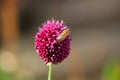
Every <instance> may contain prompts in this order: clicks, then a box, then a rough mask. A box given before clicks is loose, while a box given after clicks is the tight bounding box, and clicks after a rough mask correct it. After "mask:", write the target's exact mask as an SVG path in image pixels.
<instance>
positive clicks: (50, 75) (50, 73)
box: [48, 63, 52, 80]
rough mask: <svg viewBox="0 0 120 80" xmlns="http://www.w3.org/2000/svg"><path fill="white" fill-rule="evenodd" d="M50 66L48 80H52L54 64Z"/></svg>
mask: <svg viewBox="0 0 120 80" xmlns="http://www.w3.org/2000/svg"><path fill="white" fill-rule="evenodd" d="M48 66H49V71H48V80H52V63H49V64H48Z"/></svg>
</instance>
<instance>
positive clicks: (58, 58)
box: [35, 19, 71, 64]
mask: <svg viewBox="0 0 120 80" xmlns="http://www.w3.org/2000/svg"><path fill="white" fill-rule="evenodd" d="M69 32H70V31H69V28H68V27H67V26H66V25H64V22H63V20H61V21H55V20H54V19H51V20H48V21H47V22H45V23H44V24H43V25H42V27H41V28H39V31H38V32H37V34H36V36H35V48H36V51H37V53H38V55H39V56H40V58H41V59H42V60H44V62H45V64H47V63H50V62H51V63H53V64H58V63H61V62H62V61H63V60H64V59H65V58H66V57H67V56H68V55H69V53H70V42H71V35H70V33H69Z"/></svg>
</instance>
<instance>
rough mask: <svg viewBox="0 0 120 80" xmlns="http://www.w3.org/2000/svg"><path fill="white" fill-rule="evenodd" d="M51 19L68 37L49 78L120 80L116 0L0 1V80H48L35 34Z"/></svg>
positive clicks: (118, 6)
mask: <svg viewBox="0 0 120 80" xmlns="http://www.w3.org/2000/svg"><path fill="white" fill-rule="evenodd" d="M52 17H54V18H55V19H56V20H61V19H63V20H64V21H65V24H66V25H68V26H69V27H70V29H71V33H72V44H71V53H70V55H69V56H68V58H67V59H65V60H64V61H63V62H62V63H61V64H58V65H54V66H53V68H54V69H53V80H120V0H0V80H47V75H48V73H47V72H48V67H47V66H46V65H45V64H44V63H43V61H42V60H41V59H40V58H39V57H38V56H37V53H36V51H35V49H34V36H35V34H36V32H37V31H38V26H40V25H41V24H42V23H43V22H44V21H46V20H48V19H51V18H52Z"/></svg>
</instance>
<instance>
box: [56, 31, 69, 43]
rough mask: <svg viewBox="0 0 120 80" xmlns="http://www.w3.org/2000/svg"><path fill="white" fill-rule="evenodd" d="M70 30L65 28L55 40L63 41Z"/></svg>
mask: <svg viewBox="0 0 120 80" xmlns="http://www.w3.org/2000/svg"><path fill="white" fill-rule="evenodd" d="M69 33H70V31H69V30H68V29H65V30H64V31H63V32H62V33H61V34H60V35H59V36H58V37H57V40H58V41H59V42H61V41H63V40H64V39H65V38H66V37H67V36H68V35H69Z"/></svg>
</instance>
